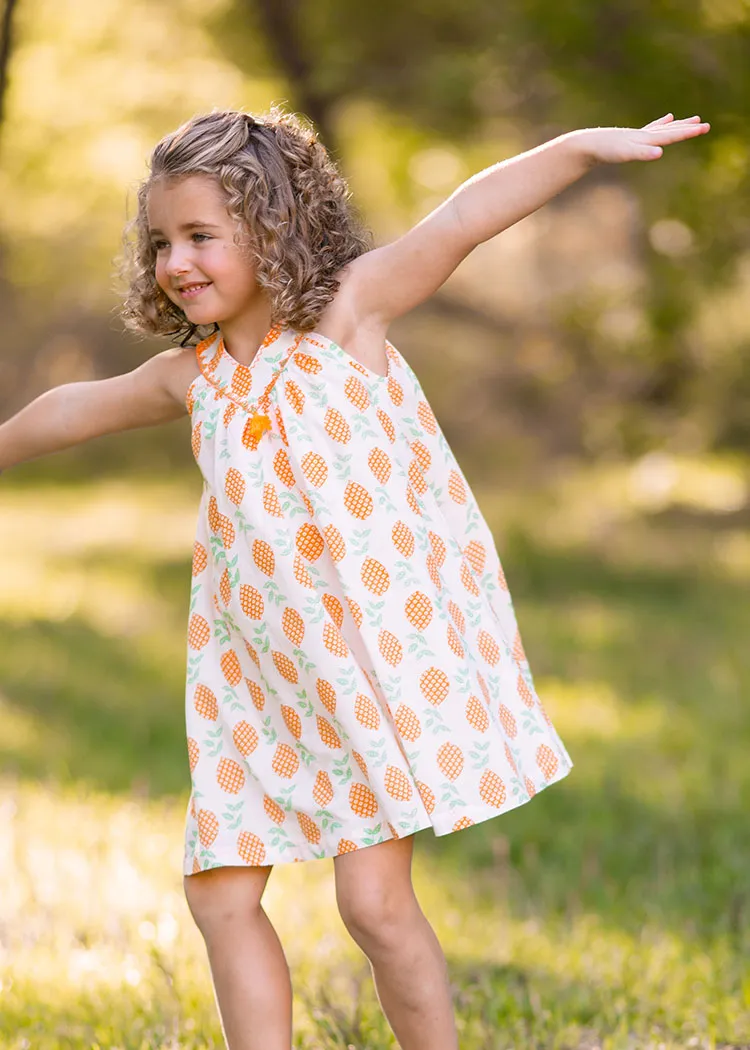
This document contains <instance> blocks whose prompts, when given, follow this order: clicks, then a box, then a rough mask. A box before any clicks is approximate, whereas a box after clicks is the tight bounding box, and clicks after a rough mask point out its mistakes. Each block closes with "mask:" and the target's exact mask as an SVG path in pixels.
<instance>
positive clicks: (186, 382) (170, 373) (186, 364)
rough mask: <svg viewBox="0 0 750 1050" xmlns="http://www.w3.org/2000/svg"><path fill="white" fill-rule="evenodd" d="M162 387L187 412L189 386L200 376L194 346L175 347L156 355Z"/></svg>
mask: <svg viewBox="0 0 750 1050" xmlns="http://www.w3.org/2000/svg"><path fill="white" fill-rule="evenodd" d="M158 356H159V358H160V359H161V372H162V376H163V383H164V387H165V389H166V390H167V393H168V394H169V395H170V397H171V398H172V399H173V400H174V401H176V402H177V404H178V405H180V406H181V407H182V409H183V411H185V412H187V405H186V398H187V392H188V388H189V386H190V384H191V383H192V382H193V380H194V379H195V378H196V377H197V376H198V375H199V374H200V369H199V368H198V359H197V357H196V353H195V347H194V346H175V347H172V348H171V349H169V350H164V351H163V352H162V353H161V354H159V355H158Z"/></svg>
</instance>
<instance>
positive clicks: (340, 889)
mask: <svg viewBox="0 0 750 1050" xmlns="http://www.w3.org/2000/svg"><path fill="white" fill-rule="evenodd" d="M413 842H414V838H413V836H408V837H407V838H403V839H394V840H390V841H388V842H381V843H379V844H378V845H377V846H368V847H367V848H366V849H363V850H357V851H355V852H352V853H345V854H342V855H341V856H340V857H335V858H334V870H335V872H336V898H337V901H338V905H339V911H340V912H341V917H342V919H343V920H344V923H345V925H346V927H347V929H348V930H349V932H350V933H351V935H352V937H353V938H354V940H355V941H356V943H357V944H358V945H359V946H360V948H361V949H362V951H363V952H364V953H365V955H366V956H367V958H368V959H369V961H370V965H371V967H372V973H373V978H374V980H375V987H376V989H377V993H378V998H379V999H380V1004H381V1006H382V1007H383V1012H384V1013H385V1015H386V1017H387V1019H388V1023H389V1024H390V1026H391V1028H392V1029H393V1033H394V1035H395V1036H396V1038H397V1039H398V1041H399V1044H400V1046H401V1047H402V1050H458V1034H457V1032H456V1023H455V1016H454V1013H453V1001H452V996H451V989H450V981H449V978H448V967H447V964H446V961H445V956H444V955H443V951H442V949H441V947H440V944H439V943H438V939H437V937H436V936H435V932H434V930H433V929H432V927H431V926H430V924H429V922H428V921H427V919H426V918H425V915H424V913H423V912H422V909H421V908H420V906H419V902H418V901H417V898H416V897H415V895H414V890H413V887H412V884H411V855H412V849H413Z"/></svg>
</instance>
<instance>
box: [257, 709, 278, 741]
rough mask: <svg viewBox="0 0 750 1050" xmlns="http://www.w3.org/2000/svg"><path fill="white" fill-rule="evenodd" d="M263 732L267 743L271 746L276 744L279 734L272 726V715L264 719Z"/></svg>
mask: <svg viewBox="0 0 750 1050" xmlns="http://www.w3.org/2000/svg"><path fill="white" fill-rule="evenodd" d="M261 732H262V733H263V736H264V737H265V738H266V741H267V742H268V743H269V744H274V743H275V742H276V737H277V735H278V734H277V732H276V730H275V729H274V728H273V726H272V725H271V716H270V715H267V716H266V717H265V718H264V719H263V729H262V730H261Z"/></svg>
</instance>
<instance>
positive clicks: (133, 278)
mask: <svg viewBox="0 0 750 1050" xmlns="http://www.w3.org/2000/svg"><path fill="white" fill-rule="evenodd" d="M189 175H208V176H211V177H212V178H214V179H215V180H216V182H217V184H218V185H219V186H220V187H221V188H222V189H223V190H224V193H225V194H226V207H227V211H228V213H229V215H230V216H231V217H232V218H234V219H235V220H237V222H238V223H239V224H241V225H240V228H242V226H244V228H245V229H246V230H247V231H248V233H249V243H248V248H249V251H250V255H251V257H252V259H253V262H254V264H255V267H256V279H257V281H258V284H259V285H260V287H261V288H262V289H263V290H264V291H265V292H266V294H267V295H268V297H269V299H270V302H271V315H272V316H271V322H272V324H274V325H276V324H280V325H282V326H283V327H291V328H294V329H296V330H298V331H311V330H313V329H314V328H315V325H316V324H317V322H318V319H319V318H320V315H321V314H322V312H323V309H324V307H325V306H326V305H327V304H328V303H330V302H331V301H332V299H333V298H334V295H335V293H336V291H337V290H338V287H339V280H337V278H336V274H337V273H338V272H339V271H340V270H341V268H342V267H344V266H345V265H346V264H347V263H349V262H351V261H352V260H353V259H356V258H357V257H358V256H360V255H362V254H363V253H364V252H366V251H368V249H369V248H370V247H372V235H371V233H370V231H369V230H367V229H366V228H365V227H364V226H363V224H362V222H361V220H360V219H359V216H358V214H357V212H356V210H355V209H354V207H353V206H352V204H351V194H350V191H349V189H348V187H347V184H346V182H345V181H344V179H343V177H342V176H341V174H340V173H339V171H338V169H337V168H336V166H335V164H334V162H333V160H332V159H331V157H330V156H329V154H328V153H327V152H326V149H325V147H324V146H323V145H322V144H321V143H320V142H319V141H318V138H317V136H316V134H315V132H314V131H313V130H312V129H311V128H308V127H307V126H305V125H304V124H303V123H302V121H301V120H300V118H299V117H298V116H297V115H296V114H293V113H289V112H286V111H284V110H282V109H281V108H280V107H279V106H277V105H274V106H272V107H271V109H270V110H269V111H268V113H266V114H264V115H263V116H262V117H254V116H252V115H251V114H249V113H244V112H242V111H240V110H214V111H213V112H211V113H205V114H199V115H197V116H195V117H193V118H192V119H191V120H189V121H187V122H186V123H185V124H183V125H182V126H181V127H179V128H178V129H177V130H176V131H173V132H171V133H170V134H169V135H166V136H165V137H164V138H163V139H162V140H161V141H160V142H158V143H157V145H156V146H155V147H154V149H153V152H152V154H151V157H150V160H149V175H148V177H147V178H145V179H144V180H143V181H142V182H141V184H140V185H139V187H138V195H137V199H138V209H137V214H136V216H135V217H134V218H133V220H132V221H131V222H130V223H128V225H127V226H126V229H125V235H124V249H125V267H124V270H125V274H126V279H127V283H128V285H129V287H128V290H127V292H126V294H125V299H124V302H123V304H122V309H121V314H122V317H123V320H124V323H125V326H126V327H127V328H129V329H131V330H134V331H138V332H144V333H151V334H156V335H169V336H173V337H177V338H178V339H179V340H180V342H181V344H182V345H183V346H184V345H188V344H190V343H195V342H197V341H198V340H199V339H201V338H203V337H204V336H205V334H206V331H205V328H203V329H202V328H201V327H200V326H198V325H195V324H191V322H190V321H188V319H187V317H186V316H185V313H184V312H183V311H182V310H181V309H180V308H179V306H177V305H176V304H175V303H173V302H172V301H171V299H169V298H168V296H167V295H166V294H165V293H164V291H163V290H162V289H161V288H160V287H159V285H158V284H157V283H156V277H155V268H156V250H155V249H154V246H153V244H152V241H151V238H150V236H149V229H148V217H147V204H148V194H149V190H150V188H151V186H152V185H153V184H154V182H155V181H156V180H157V179H179V178H184V177H186V176H189ZM133 233H134V234H135V236H134V237H133V236H132V234H133ZM215 328H216V326H214V327H213V329H212V330H215Z"/></svg>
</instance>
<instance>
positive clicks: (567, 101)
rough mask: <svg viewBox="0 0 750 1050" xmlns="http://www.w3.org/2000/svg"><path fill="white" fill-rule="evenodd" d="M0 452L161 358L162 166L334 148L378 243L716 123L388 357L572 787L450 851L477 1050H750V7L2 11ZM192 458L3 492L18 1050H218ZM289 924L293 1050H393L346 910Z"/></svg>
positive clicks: (447, 866)
mask: <svg viewBox="0 0 750 1050" xmlns="http://www.w3.org/2000/svg"><path fill="white" fill-rule="evenodd" d="M2 17H3V31H4V36H3V47H2V49H0V65H1V66H2V70H0V309H1V311H2V327H1V331H0V419H6V418H8V417H9V416H10V415H12V414H13V413H14V412H16V411H18V410H19V409H20V408H21V407H22V406H23V405H25V404H27V403H28V402H29V401H30V400H32V399H33V398H34V397H36V396H37V395H38V394H40V393H42V392H43V391H44V390H47V389H49V388H50V387H52V386H57V385H59V384H61V383H66V382H75V381H79V380H88V379H96V378H104V377H106V376H110V375H114V374H117V373H121V372H124V371H128V370H130V369H132V368H135V367H136V366H137V365H138V364H140V363H141V362H142V361H143V360H145V359H146V358H147V357H148V356H149V355H151V354H153V353H154V352H156V351H157V350H159V349H162V348H163V347H164V346H165V345H166V344H164V343H163V342H161V343H160V342H157V341H149V340H139V339H137V338H135V337H134V336H132V335H127V334H125V333H124V332H123V329H122V326H121V324H120V322H119V320H118V313H117V307H118V282H117V278H116V269H117V256H118V254H119V252H120V238H121V234H122V229H123V226H124V223H125V221H126V220H127V218H128V217H129V216H131V215H132V214H133V210H134V188H135V186H136V184H137V182H138V180H139V179H140V178H141V177H142V175H143V174H144V173H145V160H146V156H147V154H148V151H149V149H150V147H151V146H152V145H153V143H154V142H155V141H156V140H157V139H158V138H159V137H160V136H161V135H163V134H164V133H166V132H167V131H169V130H171V129H173V128H174V127H175V126H177V125H178V124H179V123H181V122H182V121H183V120H185V119H187V118H188V117H189V116H191V115H192V114H193V113H195V112H197V111H205V110H210V109H212V108H213V107H217V106H220V107H223V106H238V107H243V108H246V109H248V110H251V111H255V112H259V113H262V112H263V111H265V110H266V109H267V108H268V107H269V106H270V105H271V103H273V102H280V103H281V104H284V105H286V106H287V107H288V108H290V109H293V110H295V111H296V112H298V113H301V114H304V115H306V116H307V117H308V118H309V119H310V120H311V121H312V122H313V123H314V125H315V126H316V128H317V129H318V131H319V133H320V135H321V137H322V139H323V141H324V142H325V143H326V145H327V146H328V147H329V149H330V150H331V152H332V153H333V155H334V156H335V158H336V159H337V161H338V162H339V164H340V166H341V168H342V170H343V171H344V173H345V175H346V176H347V178H348V179H349V182H350V185H351V188H352V193H353V196H354V199H355V201H356V203H357V205H358V207H359V209H360V212H361V213H362V215H363V217H364V218H365V220H366V222H367V224H368V225H369V226H370V227H371V228H372V230H373V231H374V234H375V238H376V241H377V242H378V243H384V242H386V241H388V240H391V239H393V238H394V237H396V236H398V235H399V234H400V233H402V232H404V231H405V230H406V229H407V228H408V227H409V226H410V225H413V224H414V223H415V222H417V221H418V220H419V219H420V218H422V217H423V216H424V215H426V214H427V213H428V212H429V211H430V210H431V209H432V208H433V207H435V206H436V205H437V204H438V203H439V202H440V201H441V200H443V199H444V198H445V197H446V196H448V195H449V194H450V193H451V192H452V191H453V190H454V189H455V188H456V186H457V185H459V183H460V182H462V181H463V180H464V179H465V178H467V177H469V176H470V175H472V174H473V173H475V172H477V171H479V170H481V169H482V168H484V167H486V166H488V165H490V164H493V163H495V162H496V161H498V160H502V159H504V158H505V157H508V156H511V155H513V154H515V153H518V152H520V151H522V150H524V149H527V148H530V147H532V146H535V145H537V144H539V143H540V142H543V141H545V140H546V139H549V138H552V137H554V136H555V135H557V134H560V133H562V132H564V131H568V130H572V129H573V128H576V127H585V126H596V125H602V126H603V125H613V124H618V125H627V126H635V127H640V126H642V125H644V124H645V123H647V122H648V121H651V120H653V119H655V118H656V117H659V116H661V115H662V114H664V113H666V112H667V111H672V112H674V113H675V115H676V116H678V117H687V116H690V115H692V114H694V113H698V114H700V115H701V117H702V118H703V119H704V120H709V121H710V122H711V124H712V131H711V133H710V135H708V136H706V137H703V138H700V139H697V140H694V141H692V142H686V143H682V144H679V145H677V146H673V147H670V148H669V149H668V150H666V151H665V154H664V156H663V158H662V159H661V160H660V161H658V162H656V163H651V164H640V165H627V166H618V167H609V168H604V167H601V168H599V169H597V170H595V171H593V172H591V173H590V174H589V175H587V176H586V178H585V179H583V180H582V181H581V182H580V183H578V184H576V185H575V186H574V187H571V188H570V189H568V190H566V191H565V192H564V193H563V194H562V195H560V196H559V197H558V198H556V199H555V200H554V201H552V202H550V203H549V204H547V205H546V206H545V207H544V208H542V209H541V210H540V211H538V212H537V213H535V214H533V215H531V216H529V217H527V218H526V219H524V220H523V221H522V222H520V223H518V224H516V225H515V226H514V227H512V228H511V229H509V230H507V231H505V232H504V233H503V234H501V235H500V236H498V237H497V238H495V239H493V240H492V241H489V242H487V243H485V244H483V245H481V246H479V247H478V248H477V249H476V250H475V251H474V252H473V253H472V255H471V256H470V257H469V258H468V259H467V260H466V261H465V262H464V263H463V264H462V265H461V266H460V267H459V269H458V270H457V271H456V272H455V274H454V275H453V276H451V278H450V279H449V280H448V281H447V282H446V284H445V285H444V286H443V288H441V289H440V291H439V292H438V293H436V294H435V295H434V296H433V297H432V298H431V299H430V300H429V301H428V302H426V303H425V304H424V305H423V306H421V307H419V308H418V309H416V310H415V311H413V313H411V314H410V315H409V316H407V317H404V318H402V319H400V320H399V321H398V322H397V323H396V324H394V325H393V327H392V330H391V331H390V332H389V336H390V338H391V339H392V341H393V342H394V343H395V344H396V345H397V346H398V347H399V349H400V350H401V352H402V353H403V354H404V355H405V356H406V358H407V359H408V360H409V361H410V363H411V364H412V366H413V367H414V368H415V369H416V370H417V372H418V374H419V376H420V378H421V380H422V382H423V385H424V388H425V390H426V392H427V394H428V396H429V398H430V400H431V402H432V404H433V407H434V409H435V411H436V414H437V416H438V418H439V420H440V423H441V425H442V427H443V429H444V431H445V433H446V435H447V436H448V439H449V441H450V442H451V444H452V445H453V447H454V449H455V451H456V453H457V454H458V456H459V459H460V461H461V463H462V465H463V467H464V470H465V472H466V474H467V476H468V478H469V480H470V482H471V484H472V487H473V488H474V490H475V492H476V494H477V496H478V498H479V500H480V504H481V505H482V508H483V510H484V512H485V514H486V516H487V518H488V520H489V521H490V524H491V526H492V528H493V531H494V534H495V538H496V540H497V544H498V548H499V550H500V553H501V556H502V558H503V563H504V567H505V571H506V575H507V577H508V580H509V583H510V586H511V591H512V592H513V595H514V599H515V602H516V608H517V613H518V617H519V622H520V624H521V629H522V631H523V633H524V640H525V643H526V650H527V653H528V655H529V658H530V660H531V665H532V668H533V669H534V671H535V677H536V680H537V686H538V689H539V692H540V694H541V695H542V696H543V698H544V701H545V705H546V706H547V708H548V710H549V711H550V713H551V716H552V718H553V720H554V722H555V724H556V726H557V727H558V729H559V731H560V733H561V735H562V737H563V739H564V740H565V743H566V745H567V746H568V749H569V751H570V753H571V755H572V757H573V760H574V762H575V768H574V770H573V772H572V773H571V775H570V776H569V777H568V778H567V779H566V780H565V781H564V782H562V783H561V784H559V785H557V786H555V787H553V788H552V789H551V790H550V791H549V792H545V793H544V794H543V795H541V796H540V797H539V798H538V799H535V800H534V801H533V802H532V803H531V804H530V805H527V806H524V807H521V809H520V810H516V811H514V812H512V813H510V814H507V815H505V816H503V817H500V818H498V819H497V820H495V821H491V822H489V823H485V824H483V825H480V826H477V827H474V828H469V829H467V830H464V831H462V832H460V833H457V834H456V835H451V836H447V837H444V838H442V839H435V838H434V836H433V835H432V834H431V833H430V832H422V833H420V835H419V836H418V840H417V848H416V855H415V862H414V874H415V884H416V887H417V891H418V894H419V896H420V899H421V900H422V903H423V907H424V910H425V912H426V913H427V915H428V917H429V918H430V920H431V921H432V923H433V924H434V926H435V928H436V930H437V933H438V936H439V937H440V939H441V941H442V943H443V945H444V947H445V951H446V954H447V956H448V960H449V964H450V967H451V974H452V979H453V984H454V994H455V1000H456V1006H457V1012H458V1022H459V1026H460V1030H461V1038H462V1043H461V1045H462V1050H479V1048H482V1050H510V1048H517V1047H521V1046H523V1047H528V1048H532V1047H533V1048H586V1050H625V1048H629V1050H632V1048H640V1047H650V1048H654V1050H661V1048H664V1050H672V1048H684V1047H699V1048H711V1050H713V1048H715V1047H723V1048H729V1047H735V1048H736V1047H748V1046H750V976H749V975H748V970H747V958H748V949H750V830H749V826H748V821H747V813H748V806H749V805H750V773H749V772H748V759H747V756H748V753H749V750H750V728H749V723H750V717H749V709H748V703H747V701H748V692H749V691H750V688H749V687H750V661H749V660H748V655H747V654H748V637H749V636H750V607H749V604H748V579H749V578H750V531H749V530H748V524H749V523H750V457H749V453H750V403H749V402H750V365H749V364H748V355H749V351H750V309H749V306H750V297H749V293H750V182H749V176H750V137H749V136H748V122H747V121H748V108H747V107H748V98H750V3H749V2H748V0H680V3H679V4H676V3H673V2H668V0H558V2H557V3H556V4H555V5H550V4H549V3H548V2H547V0H506V2H505V3H503V4H498V3H497V2H495V0H460V2H459V0H429V2H426V0H419V2H415V0H412V2H408V0H407V2H405V3H404V2H403V0H401V2H399V0H381V2H379V3H378V4H352V3H349V2H345V0H200V2H199V0H182V2H181V3H179V4H175V3H167V2H166V0H127V2H126V0H54V2H53V0H5V8H4V10H3V14H2ZM189 437H190V430H189V422H188V419H187V417H185V418H184V419H182V420H178V421H176V422H175V423H172V424H169V425H168V426H165V427H161V428H158V429H146V430H140V431H131V432H128V433H126V434H124V435H118V436H108V437H102V438H99V439H97V440H96V441H93V442H91V443H89V444H88V445H86V446H81V447H79V448H75V449H70V450H67V451H64V452H60V453H57V454H55V455H53V456H48V457H46V458H44V459H40V460H36V461H33V462H30V463H27V464H24V465H22V466H20V467H17V468H14V469H13V470H11V471H9V472H8V473H6V474H5V475H4V476H3V478H2V487H1V490H0V540H1V542H2V547H1V548H0V550H1V551H2V554H0V580H1V581H2V583H1V586H0V639H1V640H0V1045H1V1046H2V1047H4V1048H12V1050H31V1048H33V1050H58V1048H62V1047H65V1048H68V1047H70V1048H97V1050H104V1048H108V1050H143V1048H151V1047H153V1048H157V1047H158V1048H163V1047H167V1048H170V1050H176V1048H190V1050H197V1048H205V1047H212V1048H213V1047H215V1048H219V1047H221V1046H222V1045H223V1044H222V1041H221V1035H220V1029H219V1025H218V1019H217V1016H216V1010H215V1006H214V1002H213V994H212V990H211V984H210V976H209V970H208V964H207V962H206V960H205V957H204V950H203V944H202V941H200V939H199V935H198V933H197V931H196V930H195V928H194V927H193V925H192V920H191V919H190V916H189V913H188V911H187V906H186V903H185V901H184V897H183V893H182V885H181V857H182V828H183V819H184V810H185V806H186V803H187V799H188V794H189V771H188V763H187V755H186V750H185V742H184V724H183V688H184V660H185V633H186V624H187V613H188V603H189V593H190V556H191V551H192V531H193V527H194V521H195V515H196V512H197V505H198V499H199V496H200V489H201V483H200V477H199V474H198V472H197V470H196V468H195V464H194V461H193V459H192V455H191V451H190V440H189ZM265 904H266V906H267V910H268V912H269V914H270V916H271V918H272V920H273V921H274V922H275V923H276V924H277V926H278V928H279V930H280V934H281V936H282V940H283V941H284V944H285V946H286V948H287V953H288V956H289V959H290V963H291V965H292V969H293V975H294V980H295V1026H296V1037H295V1038H296V1044H295V1045H296V1047H298V1048H303V1050H312V1048H316V1050H317V1048H320V1047H337V1048H342V1050H344V1048H356V1050H359V1048H365V1047H366V1048H368V1050H379V1048H386V1047H391V1046H393V1045H395V1044H394V1042H393V1039H392V1036H391V1035H390V1033H389V1029H388V1026H387V1024H386V1022H385V1021H384V1019H383V1017H382V1015H381V1013H380V1010H379V1007H378V1003H377V999H376V996H375V992H374V988H373V985H372V981H371V979H370V977H369V970H368V968H367V965H366V963H365V960H364V957H363V956H362V955H361V953H360V952H359V950H358V949H357V948H356V947H355V946H354V945H353V944H352V943H351V942H350V941H349V940H348V938H347V936H346V934H345V931H344V928H343V926H342V924H341V922H340V919H339V917H338V913H337V911H336V908H335V902H334V896H333V870H332V862H331V861H330V860H329V861H321V862H318V863H316V864H313V863H311V864H309V865H287V866H282V867H280V868H277V869H276V870H275V871H274V873H273V875H272V877H271V880H270V882H269V886H268V890H267V893H266V897H265Z"/></svg>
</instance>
